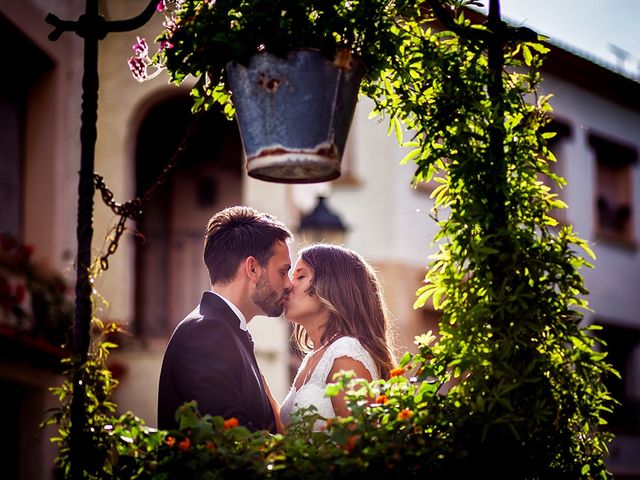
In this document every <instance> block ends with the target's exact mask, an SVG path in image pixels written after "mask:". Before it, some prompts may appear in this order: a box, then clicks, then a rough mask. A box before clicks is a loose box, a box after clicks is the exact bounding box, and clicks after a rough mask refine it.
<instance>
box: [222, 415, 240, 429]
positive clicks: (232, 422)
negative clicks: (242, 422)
mask: <svg viewBox="0 0 640 480" xmlns="http://www.w3.org/2000/svg"><path fill="white" fill-rule="evenodd" d="M238 425H239V423H238V419H237V418H236V417H231V418H229V419H228V420H225V421H224V429H225V430H229V429H230V428H235V427H237V426H238Z"/></svg>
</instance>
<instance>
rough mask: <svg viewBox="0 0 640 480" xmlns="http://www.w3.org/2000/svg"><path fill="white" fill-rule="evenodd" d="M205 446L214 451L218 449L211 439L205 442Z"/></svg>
mask: <svg viewBox="0 0 640 480" xmlns="http://www.w3.org/2000/svg"><path fill="white" fill-rule="evenodd" d="M205 447H206V449H207V450H209V451H210V452H212V451H214V450H215V449H216V445H215V444H214V443H213V442H212V441H211V440H207V443H206V444H205Z"/></svg>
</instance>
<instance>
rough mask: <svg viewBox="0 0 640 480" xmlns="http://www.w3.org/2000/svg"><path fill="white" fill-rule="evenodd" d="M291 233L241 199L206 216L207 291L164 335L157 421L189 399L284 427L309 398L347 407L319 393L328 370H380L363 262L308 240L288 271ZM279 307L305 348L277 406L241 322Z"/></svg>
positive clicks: (376, 295)
mask: <svg viewBox="0 0 640 480" xmlns="http://www.w3.org/2000/svg"><path fill="white" fill-rule="evenodd" d="M291 238H292V235H291V232H289V230H288V229H287V227H286V226H285V225H284V224H282V223H281V222H279V221H278V220H276V219H275V218H274V217H272V216H270V215H268V214H264V213H260V212H258V211H256V210H254V209H252V208H249V207H245V206H239V207H231V208H227V209H225V210H222V211H221V212H219V213H217V214H216V215H214V216H213V217H212V218H211V219H210V220H209V223H208V225H207V228H206V233H205V239H206V240H205V246H204V262H205V264H206V266H207V269H208V271H209V277H210V280H211V290H210V291H206V292H204V294H203V296H202V300H201V302H200V305H198V306H197V307H196V309H195V310H193V311H192V312H191V313H190V314H189V315H187V317H186V318H185V319H184V320H182V322H180V324H179V325H178V326H177V327H176V329H175V330H174V332H173V335H172V336H171V339H170V340H169V344H168V346H167V349H166V351H165V354H164V358H163V362H162V370H161V374H160V385H159V392H158V393H159V395H158V428H161V429H175V428H177V427H178V425H177V422H176V418H175V414H176V410H177V409H178V407H180V406H181V405H182V404H183V403H185V402H190V401H192V400H195V401H196V402H197V404H198V409H199V411H200V413H202V414H203V415H205V414H210V415H214V416H215V415H219V416H222V417H223V418H231V417H235V418H236V419H237V420H238V422H239V424H240V425H243V426H245V427H247V428H248V429H250V430H268V431H270V432H272V433H276V432H284V431H285V429H286V427H287V425H288V424H289V423H290V421H291V414H292V413H293V412H294V411H296V410H297V409H300V408H306V407H310V406H314V407H316V409H317V411H318V413H319V414H320V415H321V416H322V417H324V418H332V417H335V416H343V417H344V416H348V415H349V409H348V407H347V405H346V402H345V399H344V394H340V395H338V396H335V397H332V398H329V397H326V396H325V387H326V385H327V383H329V382H331V381H332V378H333V376H334V374H335V373H337V372H340V371H353V372H355V376H356V377H357V378H364V379H366V380H369V381H371V380H376V379H379V378H387V377H388V375H389V371H390V370H391V369H392V368H393V363H392V362H393V360H392V354H391V351H390V348H389V343H388V341H387V334H388V332H387V329H388V320H387V317H386V314H385V307H384V302H383V298H382V294H381V289H380V285H379V282H378V280H377V278H376V275H375V272H374V271H373V269H372V268H371V266H370V265H369V264H368V263H367V262H366V261H365V260H364V259H363V258H362V257H361V256H360V255H358V254H357V253H356V252H354V251H352V250H349V249H346V248H343V247H338V246H334V245H327V244H317V245H313V246H310V247H307V248H305V249H303V250H302V251H301V252H300V255H299V258H298V260H297V262H296V264H295V266H294V267H293V271H291V257H290V254H289V242H290V241H291ZM283 313H284V317H285V318H286V319H287V320H288V321H290V322H293V323H294V325H295V330H294V331H295V335H294V337H295V341H296V343H297V346H298V347H299V349H300V350H301V351H303V352H306V356H305V357H304V359H303V360H302V363H301V365H300V368H299V369H298V373H297V375H296V377H295V379H294V382H293V385H292V386H291V390H290V391H289V394H288V395H287V397H286V398H285V400H284V402H283V403H282V405H278V402H277V401H276V400H275V399H274V398H273V396H272V395H271V392H270V390H269V386H268V385H267V382H266V381H265V379H264V377H263V375H262V374H261V373H260V368H259V367H258V364H257V362H256V358H255V355H254V348H253V341H252V340H251V336H250V334H249V332H248V330H247V324H248V322H250V321H251V319H252V318H253V317H255V316H256V315H266V316H269V317H279V316H280V315H282V314H283Z"/></svg>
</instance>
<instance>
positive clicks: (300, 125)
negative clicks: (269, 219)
mask: <svg viewBox="0 0 640 480" xmlns="http://www.w3.org/2000/svg"><path fill="white" fill-rule="evenodd" d="M226 68H227V77H228V79H229V84H230V87H231V91H232V95H233V102H234V105H235V107H236V118H237V120H238V125H239V127H240V135H241V137H242V143H243V146H244V153H245V158H246V160H247V173H248V174H249V175H250V176H252V177H254V178H258V179H261V180H266V181H269V182H280V183H313V182H325V181H328V180H333V179H334V178H337V177H338V176H339V175H340V160H341V158H342V153H343V151H344V146H345V143H346V141H347V135H348V133H349V127H350V126H351V120H352V119H353V112H354V110H355V106H356V102H357V99H358V90H359V88H360V82H361V80H362V76H363V75H364V65H363V64H362V62H361V61H360V60H359V59H357V58H355V57H350V58H349V61H347V62H344V61H342V62H337V61H331V60H329V59H327V58H326V57H325V56H324V55H323V54H322V53H320V52H318V51H314V50H297V51H294V52H291V53H290V54H289V56H288V57H287V58H286V59H282V58H279V57H276V56H274V55H271V54H268V53H260V54H257V55H255V56H253V57H252V58H251V60H250V62H249V65H248V66H244V65H242V64H239V63H237V62H230V63H228V64H227V66H226Z"/></svg>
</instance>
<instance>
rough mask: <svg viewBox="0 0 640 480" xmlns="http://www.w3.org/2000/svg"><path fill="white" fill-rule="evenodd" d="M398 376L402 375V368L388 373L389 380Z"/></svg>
mask: <svg viewBox="0 0 640 480" xmlns="http://www.w3.org/2000/svg"><path fill="white" fill-rule="evenodd" d="M400 375H404V368H402V367H398V368H394V369H393V370H391V371H390V372H389V378H393V377H399V376H400Z"/></svg>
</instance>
